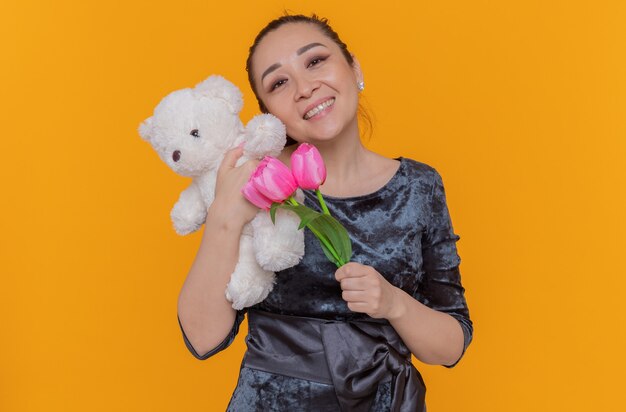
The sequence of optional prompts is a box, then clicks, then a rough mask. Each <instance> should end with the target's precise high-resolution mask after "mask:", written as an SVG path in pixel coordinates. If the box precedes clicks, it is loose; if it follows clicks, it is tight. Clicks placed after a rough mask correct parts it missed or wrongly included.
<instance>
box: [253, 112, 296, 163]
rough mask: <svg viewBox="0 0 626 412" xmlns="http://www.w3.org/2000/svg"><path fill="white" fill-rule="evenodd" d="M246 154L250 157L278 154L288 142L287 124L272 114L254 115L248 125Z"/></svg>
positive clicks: (258, 157)
mask: <svg viewBox="0 0 626 412" xmlns="http://www.w3.org/2000/svg"><path fill="white" fill-rule="evenodd" d="M246 141H247V143H246V145H245V147H244V154H245V155H246V156H248V157H250V158H257V159H261V158H263V157H264V156H274V157H275V156H278V155H279V154H280V152H281V151H282V150H283V148H284V147H285V144H286V143H287V135H286V133H285V125H284V124H283V123H282V122H281V121H280V120H278V118H276V117H275V116H272V115H271V114H259V115H256V116H254V117H253V118H252V119H251V120H250V121H249V122H248V124H247V125H246Z"/></svg>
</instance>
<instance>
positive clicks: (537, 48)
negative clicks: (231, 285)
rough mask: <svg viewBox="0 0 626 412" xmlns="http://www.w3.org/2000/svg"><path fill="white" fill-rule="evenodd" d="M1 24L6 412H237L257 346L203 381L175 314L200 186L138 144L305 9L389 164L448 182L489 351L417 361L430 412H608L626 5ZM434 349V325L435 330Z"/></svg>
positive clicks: (107, 15)
mask: <svg viewBox="0 0 626 412" xmlns="http://www.w3.org/2000/svg"><path fill="white" fill-rule="evenodd" d="M10 3H11V4H4V5H3V7H2V9H3V11H2V13H1V15H0V32H1V34H2V35H1V36H0V53H1V56H2V64H1V65H0V78H1V79H2V99H1V103H0V104H1V105H2V108H1V110H0V113H2V125H3V127H4V129H3V130H4V132H3V133H2V135H3V137H2V145H1V146H0V147H1V153H2V160H1V161H0V176H1V178H2V201H1V203H0V205H1V206H0V207H1V213H0V233H1V238H0V239H1V240H0V242H1V243H0V263H1V267H0V272H1V274H2V277H1V285H0V314H1V316H2V327H1V328H0V334H1V335H0V345H1V349H0V410H2V411H87V410H88V411H113V410H115V411H175V410H184V409H185V408H187V409H188V410H215V411H220V410H224V409H225V406H226V404H227V402H228V399H229V397H230V394H231V393H232V390H233V388H234V384H235V382H236V378H237V373H238V369H239V364H240V361H241V357H242V355H243V351H244V342H243V338H244V336H245V333H246V327H245V323H244V327H243V328H242V330H241V333H240V335H239V336H238V338H237V341H236V342H235V344H233V346H231V347H230V348H229V350H228V351H226V352H222V353H221V354H220V355H218V356H217V357H215V358H212V359H210V360H207V361H205V362H200V361H197V360H195V359H194V358H192V357H191V355H190V354H189V353H188V352H187V350H186V348H185V347H184V344H183V341H182V337H181V335H180V332H179V330H178V324H177V321H176V300H177V296H178V292H179V289H180V287H181V285H182V282H183V280H184V278H185V275H186V271H187V269H188V268H189V265H190V263H191V261H192V259H193V257H194V254H195V251H196V248H197V246H198V243H199V241H200V235H199V234H194V235H192V236H188V237H179V236H177V235H176V234H175V233H174V231H173V230H172V227H171V223H170V220H169V211H170V208H171V207H172V205H173V203H174V202H175V201H176V199H177V196H178V193H179V192H180V191H181V190H182V189H183V188H184V187H185V186H186V185H187V183H188V181H187V180H186V179H184V178H182V177H179V176H177V175H175V174H174V173H173V172H171V171H170V170H169V169H168V168H167V167H166V166H165V165H164V164H163V163H162V162H161V161H160V160H159V159H158V157H157V156H156V154H155V153H154V152H153V150H152V149H151V148H150V147H149V145H148V144H147V143H145V142H143V141H142V140H141V139H140V138H139V136H138V134H137V131H136V128H137V126H138V124H139V122H140V121H142V120H143V119H145V118H146V117H148V116H149V115H150V114H151V112H152V109H153V108H154V106H155V105H156V104H157V103H158V101H159V100H160V99H161V98H162V97H163V96H164V95H165V94H167V93H169V92H170V91H173V90H176V89H179V88H183V87H189V86H193V85H194V84H196V83H197V82H198V81H200V80H202V79H204V78H205V77H206V76H208V75H209V74H212V73H219V74H222V75H224V76H226V77H227V78H229V79H231V80H232V81H234V82H235V83H236V84H238V85H239V86H240V87H241V88H242V90H243V91H244V93H245V98H246V107H245V110H244V113H243V116H242V117H243V119H244V120H247V119H249V118H250V117H252V115H254V114H255V113H256V104H255V102H254V100H253V97H252V94H251V92H250V89H249V87H248V86H247V83H246V77H245V71H244V61H245V57H246V51H247V48H248V46H249V45H250V43H251V41H252V39H253V37H254V35H255V34H256V32H257V31H258V30H259V29H260V28H261V27H262V26H263V25H264V23H266V22H267V21H269V20H270V19H271V18H273V17H276V16H278V15H279V14H280V13H281V11H282V10H283V8H288V9H291V10H293V11H296V12H304V13H309V12H311V11H316V12H317V13H319V14H321V15H324V16H327V17H329V18H330V20H331V23H333V24H334V26H335V28H336V29H337V30H338V31H339V33H340V34H341V35H342V36H343V37H344V40H345V41H346V42H347V43H348V45H349V46H350V47H351V48H352V51H353V52H354V53H355V54H356V55H357V56H358V57H359V58H360V61H361V64H362V67H363V70H364V72H365V82H366V89H365V93H364V95H365V96H366V98H367V101H368V105H369V108H370V110H371V111H372V112H373V113H374V116H375V129H374V133H373V137H372V139H371V140H370V141H369V142H368V143H367V144H368V146H369V147H371V148H372V149H373V150H375V151H379V152H381V153H383V154H385V155H387V156H390V157H391V156H397V155H403V156H406V157H412V158H414V159H417V160H420V161H422V162H425V163H428V164H431V165H432V166H434V167H436V168H437V169H438V170H439V171H440V173H441V174H442V176H443V178H444V182H445V185H446V190H447V195H448V202H449V208H450V211H451V214H452V219H453V223H454V226H455V230H456V232H457V233H458V234H459V235H460V236H461V241H460V242H459V244H458V247H459V252H460V254H461V257H462V259H463V262H462V267H461V269H462V273H463V282H464V285H465V287H466V290H467V292H466V296H467V299H468V303H469V305H470V311H471V316H472V319H473V321H474V324H475V330H476V333H475V337H474V342H473V343H472V346H471V347H470V349H469V350H468V352H467V354H466V357H465V358H464V360H463V361H462V362H461V363H460V364H459V365H458V366H457V367H456V368H454V369H450V370H448V369H445V368H443V367H441V366H428V365H423V364H420V363H419V362H417V366H418V368H419V369H420V371H422V374H423V375H424V378H425V380H426V382H427V385H428V393H427V399H428V405H429V411H430V410H431V409H432V411H482V412H485V411H494V412H496V411H497V412H501V411H528V410H535V411H555V410H567V411H610V410H617V409H618V407H617V406H616V405H618V402H619V403H622V402H621V397H620V396H619V395H620V394H621V392H623V391H622V388H621V386H622V382H623V376H622V370H623V368H624V367H625V366H626V364H625V361H624V355H623V354H624V349H623V348H624V347H626V339H625V336H624V320H625V319H624V314H623V303H622V302H623V299H624V298H623V290H624V287H625V286H626V281H625V280H624V269H623V259H622V256H623V255H624V253H623V247H624V242H623V240H622V236H623V232H624V230H625V229H626V224H625V221H624V220H625V219H624V214H623V211H624V210H625V209H626V207H625V206H626V205H625V204H624V203H625V202H624V200H625V199H624V198H625V196H624V177H625V175H626V169H625V167H624V160H625V155H626V143H625V139H624V138H625V137H626V133H625V132H626V126H625V122H624V120H625V119H626V102H625V100H626V80H625V79H626V76H625V74H626V47H625V42H624V39H626V24H624V22H625V21H626V8H625V3H624V2H622V1H617V0H616V1H612V2H610V1H593V2H592V1H588V2H585V1H529V0H525V1H501V2H494V1H484V0H478V1H471V2H470V1H464V0H456V1H439V2H431V1H417V2H414V1H405V2H397V1H385V2H378V1H377V2H371V3H368V2H361V1H360V2H356V1H355V2H338V1H335V0H332V1H328V0H316V1H286V0H285V1H276V0H266V1H263V2H252V1H251V2H249V3H248V2H238V1H230V2H222V4H220V5H215V4H214V2H208V1H179V2H171V1H154V0H152V1H136V2H128V1H108V2H79V1H74V2H72V1H67V0H57V1H55V2H47V1H32V0H23V1H21V2H19V3H18V2H10ZM416 327H419V325H416Z"/></svg>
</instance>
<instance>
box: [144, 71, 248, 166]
mask: <svg viewBox="0 0 626 412" xmlns="http://www.w3.org/2000/svg"><path fill="white" fill-rule="evenodd" d="M242 106H243V98H242V95H241V92H240V91H239V89H238V88H237V87H236V86H235V85H234V84H232V83H231V82H229V81H228V80H226V79H224V78H223V77H221V76H211V77H209V78H208V79H206V80H204V81H202V82H200V83H198V84H197V85H196V86H195V87H194V88H193V89H191V88H187V89H182V90H177V91H174V92H172V93H170V94H168V95H167V96H165V97H164V98H163V99H162V100H161V102H160V103H159V104H158V105H157V107H156V108H155V109H154V114H153V115H152V116H151V117H149V118H148V119H146V120H144V121H143V122H142V123H141V125H140V126H139V134H140V136H141V137H142V138H143V139H145V140H147V141H148V142H150V144H151V145H152V147H153V148H154V149H155V150H156V151H157V153H158V154H159V156H160V157H161V159H162V160H163V161H164V162H165V163H167V165H168V166H169V167H171V168H172V170H174V171H175V172H176V173H178V174H180V175H183V176H188V177H194V176H198V175H200V174H202V173H204V172H206V171H207V170H210V169H214V168H217V167H218V166H219V164H220V162H221V161H222V158H223V156H224V153H225V152H226V151H227V150H228V149H230V148H232V147H233V146H235V145H237V144H239V143H240V141H243V134H244V127H243V124H242V123H241V120H240V119H239V112H240V111H241V108H242Z"/></svg>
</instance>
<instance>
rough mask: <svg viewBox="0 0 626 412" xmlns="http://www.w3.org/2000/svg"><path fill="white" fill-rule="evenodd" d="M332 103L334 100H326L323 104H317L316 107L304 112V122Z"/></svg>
mask: <svg viewBox="0 0 626 412" xmlns="http://www.w3.org/2000/svg"><path fill="white" fill-rule="evenodd" d="M333 103H335V99H329V100H326V101H325V102H324V103H320V104H318V105H317V106H315V107H314V108H312V109H311V110H309V111H308V112H306V114H305V115H304V120H309V119H310V118H311V117H313V116H315V115H316V114H318V113H319V112H321V111H322V110H324V109H325V108H327V107H328V106H330V105H332V104H333Z"/></svg>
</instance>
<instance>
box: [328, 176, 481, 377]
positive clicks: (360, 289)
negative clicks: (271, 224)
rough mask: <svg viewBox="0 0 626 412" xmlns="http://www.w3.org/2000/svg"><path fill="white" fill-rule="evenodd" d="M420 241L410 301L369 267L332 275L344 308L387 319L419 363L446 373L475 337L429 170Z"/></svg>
mask: <svg viewBox="0 0 626 412" xmlns="http://www.w3.org/2000/svg"><path fill="white" fill-rule="evenodd" d="M428 213H429V214H430V215H429V218H428V221H429V224H428V227H427V228H426V229H425V231H424V233H423V236H422V257H423V269H424V273H423V275H422V276H421V278H420V281H419V284H418V286H417V289H416V291H415V292H414V295H413V296H412V295H410V294H408V293H406V292H405V291H403V290H402V289H400V288H398V287H396V286H394V285H392V284H391V283H389V282H388V281H387V280H386V279H385V278H384V277H383V276H382V275H381V274H380V273H379V272H377V271H376V269H374V268H373V267H371V266H367V265H361V264H359V263H356V262H350V263H347V264H346V265H344V266H342V267H341V268H339V269H338V270H337V272H336V274H335V276H336V278H337V280H339V281H340V282H341V288H342V290H343V299H344V300H346V301H347V302H348V308H349V309H351V310H354V311H358V312H365V313H367V314H368V315H370V316H371V317H374V318H386V319H387V320H389V323H391V325H392V326H393V327H394V329H395V330H396V331H397V332H398V335H400V337H401V338H402V340H403V341H404V342H405V344H406V345H407V347H408V348H409V350H410V351H411V352H412V353H413V354H414V355H415V357H417V358H418V359H419V360H420V361H422V362H424V363H429V364H438V365H443V366H446V367H448V368H450V367H453V366H454V365H456V363H458V361H459V360H460V358H461V356H462V355H463V354H464V353H465V350H466V349H467V347H468V346H469V344H470V342H471V340H472V336H473V330H474V329H473V325H472V322H471V320H470V318H469V310H468V307H467V303H466V300H465V296H464V292H465V289H464V288H463V286H462V284H461V274H460V272H459V264H460V261H461V259H460V257H459V256H458V253H457V249H456V242H457V241H458V240H459V238H460V237H459V236H458V235H456V234H455V233H454V230H453V227H452V222H451V219H450V215H449V212H448V207H447V204H446V198H445V190H444V187H443V181H442V179H441V176H440V175H439V173H437V172H436V171H434V169H433V186H432V193H431V196H430V207H429V212H428Z"/></svg>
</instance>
